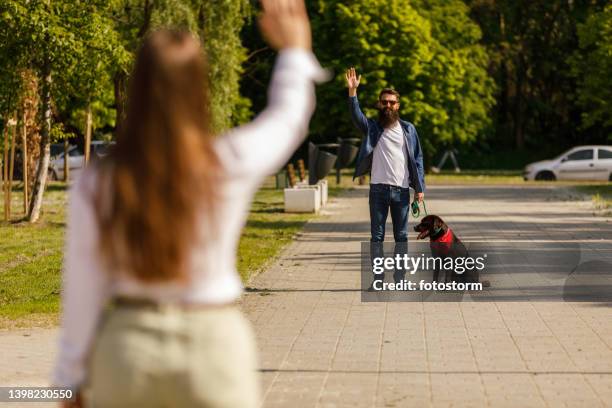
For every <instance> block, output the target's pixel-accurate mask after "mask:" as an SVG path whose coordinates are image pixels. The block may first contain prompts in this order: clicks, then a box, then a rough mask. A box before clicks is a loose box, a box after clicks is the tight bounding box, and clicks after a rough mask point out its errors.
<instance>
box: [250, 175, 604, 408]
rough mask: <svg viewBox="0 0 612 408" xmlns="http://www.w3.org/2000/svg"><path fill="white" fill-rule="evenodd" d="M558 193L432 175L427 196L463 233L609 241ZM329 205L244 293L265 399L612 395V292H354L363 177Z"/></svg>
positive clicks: (496, 399) (402, 400)
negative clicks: (504, 298) (389, 296)
mask: <svg viewBox="0 0 612 408" xmlns="http://www.w3.org/2000/svg"><path fill="white" fill-rule="evenodd" d="M555 196H556V193H554V190H552V189H548V188H542V187H539V188H526V187H518V186H496V187H494V186H486V187H475V186H472V187H461V186H432V187H430V188H429V190H428V194H427V199H428V200H427V202H428V210H429V211H430V213H437V214H440V215H444V218H445V220H446V221H447V222H448V223H449V224H450V225H451V226H453V228H455V230H456V231H461V233H460V235H461V237H462V238H463V239H464V240H467V241H469V240H470V239H473V240H478V239H479V238H480V239H482V238H487V239H494V238H495V239H502V240H503V239H508V238H513V239H516V238H517V237H523V238H525V239H531V240H534V241H537V240H540V241H542V240H553V241H555V240H566V241H574V240H576V241H578V242H580V244H581V247H582V252H583V253H588V252H591V253H597V252H598V251H601V250H603V249H608V250H610V249H612V223H611V222H609V221H610V220H607V221H606V220H605V219H602V218H597V217H593V216H592V214H591V213H590V212H589V211H588V208H589V205H588V203H586V202H583V203H577V202H564V201H557V198H556V197H555ZM327 211H328V212H329V216H327V217H324V218H319V219H317V220H316V221H314V222H310V223H309V224H308V225H307V226H306V228H305V229H304V231H303V233H302V234H301V235H300V236H299V238H298V239H297V240H296V242H294V243H293V244H292V245H291V246H290V247H289V248H288V249H287V250H286V251H285V252H284V253H283V256H282V257H281V258H280V259H279V260H278V261H277V262H276V264H274V265H273V266H272V267H271V268H269V270H268V271H266V272H265V273H263V274H261V275H260V276H258V277H257V278H256V279H255V280H254V282H252V285H251V286H252V287H253V289H252V291H251V292H249V293H247V294H246V296H245V297H244V301H243V302H244V307H245V310H246V311H247V314H248V315H249V316H250V318H251V320H252V321H253V323H254V326H255V328H256V331H257V337H258V340H259V346H260V350H261V367H262V369H263V372H264V374H263V378H264V389H265V400H264V406H265V407H288V406H291V407H294V408H295V407H315V406H321V407H426V406H440V407H443V406H453V407H456V406H495V407H498V406H507V407H531V406H533V407H545V406H550V407H558V406H584V407H598V406H612V305H611V304H601V303H599V304H593V303H590V304H589V303H562V302H555V303H550V302H533V303H532V302H507V303H362V302H361V296H360V292H359V287H360V282H359V279H360V272H359V270H360V252H359V251H360V242H361V241H367V240H368V239H369V223H368V209H367V190H364V189H358V190H355V191H353V192H351V193H349V194H348V195H347V196H345V197H344V198H342V199H340V200H337V201H336V202H335V203H333V204H332V205H330V206H329V207H328V209H327ZM410 224H411V225H413V221H412V220H411V221H410ZM389 227H390V226H389ZM387 231H388V232H387V234H389V232H390V231H392V230H391V228H387ZM388 237H389V238H388V239H391V237H390V236H389V235H388ZM410 239H411V240H412V239H414V233H411V234H410ZM600 255H601V254H600ZM607 255H608V256H609V252H608V254H607ZM608 261H612V259H608Z"/></svg>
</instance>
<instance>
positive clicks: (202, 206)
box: [95, 30, 219, 282]
mask: <svg viewBox="0 0 612 408" xmlns="http://www.w3.org/2000/svg"><path fill="white" fill-rule="evenodd" d="M209 124H210V117H209V98H208V86H207V75H206V63H205V58H204V54H203V50H202V48H201V46H200V43H199V42H198V41H197V40H196V39H195V38H193V37H192V36H191V35H190V34H188V33H185V32H177V31H167V30H164V31H157V32H155V33H153V34H151V35H149V36H148V37H147V39H146V40H145V41H144V44H143V46H142V48H141V49H140V51H139V53H138V56H137V58H136V65H135V68H134V72H133V75H132V77H131V80H130V90H129V100H128V108H127V116H126V118H125V121H124V122H123V124H122V125H121V127H120V130H119V134H118V135H117V143H116V145H115V146H113V148H112V149H111V152H110V153H109V155H108V156H107V157H106V158H105V159H104V160H103V161H102V162H101V163H100V179H101V182H100V183H98V185H99V188H98V194H97V199H96V200H95V202H96V215H97V221H98V225H99V229H100V248H101V251H102V255H103V258H104V260H105V261H107V263H108V265H109V266H110V267H111V270H121V271H124V272H126V273H128V274H129V275H131V276H133V277H136V278H137V279H138V280H140V281H143V282H161V281H168V280H185V278H187V273H186V272H187V271H186V269H187V266H188V261H189V255H188V254H189V250H190V249H191V248H192V246H193V243H194V240H195V239H197V229H198V223H199V222H200V220H201V219H202V218H203V217H201V215H202V214H205V215H207V216H208V217H204V218H209V219H210V216H211V215H212V212H213V211H214V207H215V206H214V183H215V182H216V181H217V180H215V178H216V175H217V169H218V167H219V162H218V159H217V156H216V155H215V152H214V150H213V147H212V134H211V130H210V128H209ZM105 179H106V181H107V183H105V182H104V180H105ZM104 185H106V186H107V187H108V188H104ZM107 194H108V196H106V195H107Z"/></svg>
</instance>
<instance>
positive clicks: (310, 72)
mask: <svg viewBox="0 0 612 408" xmlns="http://www.w3.org/2000/svg"><path fill="white" fill-rule="evenodd" d="M261 4H262V6H263V13H262V15H261V17H260V19H259V23H260V27H261V32H262V34H263V36H264V37H265V39H266V41H267V42H268V44H270V46H271V47H272V48H274V49H277V50H279V55H278V58H277V60H276V65H275V67H274V72H273V75H272V80H271V83H270V87H269V89H268V106H267V107H266V109H265V110H264V111H263V112H262V113H261V114H260V115H259V116H258V117H257V118H256V119H255V120H254V121H253V122H251V123H249V124H247V125H245V126H242V127H240V128H238V129H234V130H232V131H230V132H229V133H228V134H227V135H224V136H223V137H221V138H220V139H219V140H217V150H218V153H219V156H220V159H221V161H222V162H223V163H224V167H225V169H226V170H227V171H228V173H229V174H232V175H238V176H243V177H245V176H249V177H252V179H253V180H259V179H260V178H261V177H263V176H265V175H267V174H270V173H272V172H274V171H276V170H278V169H279V168H280V167H281V166H282V165H283V164H285V162H286V161H287V160H288V159H289V157H290V156H291V154H292V153H293V151H295V149H296V148H297V147H298V146H299V145H300V143H301V142H302V140H303V139H304V137H306V134H307V132H308V122H309V121H310V117H311V116H312V113H313V111H314V106H315V95H314V84H313V82H315V81H323V80H325V79H326V77H327V74H326V72H325V71H324V70H322V69H321V67H320V66H319V63H318V62H317V59H316V58H315V57H314V55H313V54H312V52H311V42H312V36H311V32H310V21H309V20H308V15H307V14H306V6H305V5H304V0H261Z"/></svg>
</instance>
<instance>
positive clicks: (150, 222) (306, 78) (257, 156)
mask: <svg viewBox="0 0 612 408" xmlns="http://www.w3.org/2000/svg"><path fill="white" fill-rule="evenodd" d="M262 6H263V13H262V16H261V18H260V26H261V30H262V33H263V34H264V36H265V37H266V39H267V41H268V43H269V44H270V45H271V46H272V47H273V48H275V49H278V50H279V55H278V58H277V61H276V64H275V68H274V72H273V75H272V79H271V84H270V88H269V94H268V106H267V107H266V109H265V110H264V111H263V112H262V113H261V114H260V115H259V116H258V117H257V118H256V119H255V120H254V121H253V122H251V123H249V124H247V125H245V126H242V127H239V128H236V129H233V130H231V131H229V132H228V133H226V134H224V135H221V136H219V137H214V135H213V134H212V132H211V129H210V117H209V111H210V104H211V103H213V102H214V101H210V100H209V98H208V92H207V90H208V85H207V83H206V78H207V75H206V60H205V58H204V55H203V51H202V48H201V46H200V43H199V42H198V41H197V40H196V39H195V38H194V37H192V36H191V35H190V34H188V33H183V32H176V31H168V30H165V31H158V32H155V33H152V34H151V35H149V36H148V37H147V38H146V40H145V41H144V44H143V45H142V48H141V50H140V51H139V53H138V56H137V59H136V64H135V68H134V72H133V75H132V77H131V80H130V91H129V100H128V110H127V116H126V119H125V122H124V123H123V124H122V126H121V128H120V131H119V134H118V137H117V143H116V145H115V146H114V147H113V148H112V151H111V152H110V153H109V155H108V156H107V157H105V158H104V159H102V160H100V161H99V162H97V163H95V164H93V165H92V166H90V167H89V168H88V169H87V170H86V171H85V172H84V173H83V174H82V175H81V177H80V178H79V179H78V181H77V182H76V183H75V185H74V186H73V188H72V191H71V194H70V205H69V212H68V229H67V236H66V254H65V260H64V262H65V264H64V281H63V293H62V299H63V315H62V329H61V335H60V352H59V357H58V361H57V365H56V368H55V374H54V384H55V385H57V386H63V387H70V388H72V389H74V390H75V391H76V392H77V393H78V395H79V398H78V399H77V401H76V404H80V403H81V401H82V400H81V399H80V396H81V394H82V393H81V390H86V392H85V394H86V396H87V398H86V400H87V401H89V402H91V404H92V406H96V407H111V406H112V407H114V406H125V407H158V406H159V407H170V406H172V407H177V406H206V407H232V408H235V407H253V406H257V405H258V404H259V379H258V376H257V364H256V353H255V344H254V337H253V333H252V330H251V327H250V325H249V324H248V322H247V321H246V319H245V318H244V316H243V315H242V313H241V312H240V311H239V310H238V309H237V307H236V305H235V302H236V300H237V299H238V297H239V296H240V294H241V291H242V285H241V282H240V279H239V277H238V274H237V272H236V250H237V246H238V240H239V236H240V231H241V229H242V227H243V225H244V223H245V220H246V216H247V214H248V209H249V204H250V201H251V199H252V197H253V194H254V193H255V191H256V190H257V188H258V187H259V185H260V184H261V182H262V181H263V179H264V177H265V176H266V175H269V174H272V173H273V172H275V171H276V170H278V168H279V167H281V166H282V165H283V164H284V163H285V162H286V161H287V160H288V159H289V157H290V156H291V154H292V153H293V151H294V150H295V149H296V148H297V147H298V146H299V145H300V144H301V142H302V141H303V139H304V137H305V135H306V133H307V129H308V122H309V120H310V116H311V115H312V112H313V110H314V84H313V83H314V82H315V81H318V80H322V79H323V78H324V76H325V72H324V71H323V70H322V69H321V67H320V66H319V64H318V62H317V60H316V58H315V57H314V56H313V54H312V53H311V33H310V25H309V22H308V17H307V14H306V10H305V6H304V3H303V0H262Z"/></svg>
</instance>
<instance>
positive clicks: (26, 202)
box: [21, 109, 29, 214]
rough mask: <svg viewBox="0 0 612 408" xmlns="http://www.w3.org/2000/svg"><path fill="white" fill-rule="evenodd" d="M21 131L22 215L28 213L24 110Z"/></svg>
mask: <svg viewBox="0 0 612 408" xmlns="http://www.w3.org/2000/svg"><path fill="white" fill-rule="evenodd" d="M22 129H23V131H22V133H21V153H22V155H23V160H22V163H21V164H22V172H23V213H24V214H27V213H28V198H29V196H28V190H29V188H28V187H29V186H28V130H27V116H26V111H25V109H24V110H23V128H22Z"/></svg>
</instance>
